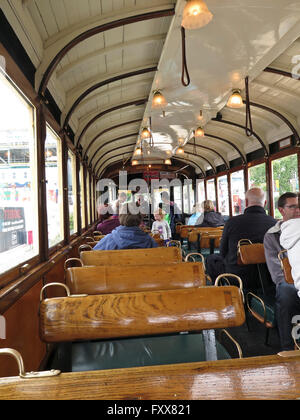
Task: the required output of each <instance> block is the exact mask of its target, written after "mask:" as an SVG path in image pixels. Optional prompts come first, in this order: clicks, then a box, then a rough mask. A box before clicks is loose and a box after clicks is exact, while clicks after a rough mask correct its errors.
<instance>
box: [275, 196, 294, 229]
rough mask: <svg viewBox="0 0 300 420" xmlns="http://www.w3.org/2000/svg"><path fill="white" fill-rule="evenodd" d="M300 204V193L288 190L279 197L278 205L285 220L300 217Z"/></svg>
mask: <svg viewBox="0 0 300 420" xmlns="http://www.w3.org/2000/svg"><path fill="white" fill-rule="evenodd" d="M299 205H300V202H299V194H296V193H293V192H287V193H285V194H282V195H281V196H280V197H279V199H278V202H277V207H278V210H279V212H280V214H281V216H282V219H283V221H284V222H286V221H287V220H290V219H296V218H298V217H300V209H299Z"/></svg>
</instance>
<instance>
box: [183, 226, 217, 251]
mask: <svg viewBox="0 0 300 420" xmlns="http://www.w3.org/2000/svg"><path fill="white" fill-rule="evenodd" d="M199 235H200V242H199V243H200V248H201V249H202V248H210V247H211V241H212V240H214V248H218V247H219V246H220V242H221V238H222V231H210V232H206V231H203V233H201V232H199V231H198V230H197V229H194V230H192V231H191V232H189V235H188V241H189V242H196V241H197V240H198V239H199Z"/></svg>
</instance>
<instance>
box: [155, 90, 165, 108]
mask: <svg viewBox="0 0 300 420" xmlns="http://www.w3.org/2000/svg"><path fill="white" fill-rule="evenodd" d="M167 104H168V103H167V101H166V98H165V97H164V95H163V94H162V93H161V92H160V91H159V90H155V91H154V93H153V99H152V108H163V107H165V106H167Z"/></svg>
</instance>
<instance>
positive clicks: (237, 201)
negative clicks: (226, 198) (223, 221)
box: [231, 170, 245, 216]
mask: <svg viewBox="0 0 300 420" xmlns="http://www.w3.org/2000/svg"><path fill="white" fill-rule="evenodd" d="M231 200H232V201H231V202H232V215H233V216H237V215H238V214H243V213H244V210H245V183H244V171H243V170H241V171H237V172H233V173H232V174H231Z"/></svg>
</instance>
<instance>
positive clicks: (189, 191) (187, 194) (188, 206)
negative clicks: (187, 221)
mask: <svg viewBox="0 0 300 420" xmlns="http://www.w3.org/2000/svg"><path fill="white" fill-rule="evenodd" d="M194 201H195V200H194V190H193V184H192V180H185V182H184V185H183V211H184V213H187V214H190V213H192V211H193V205H194Z"/></svg>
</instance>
